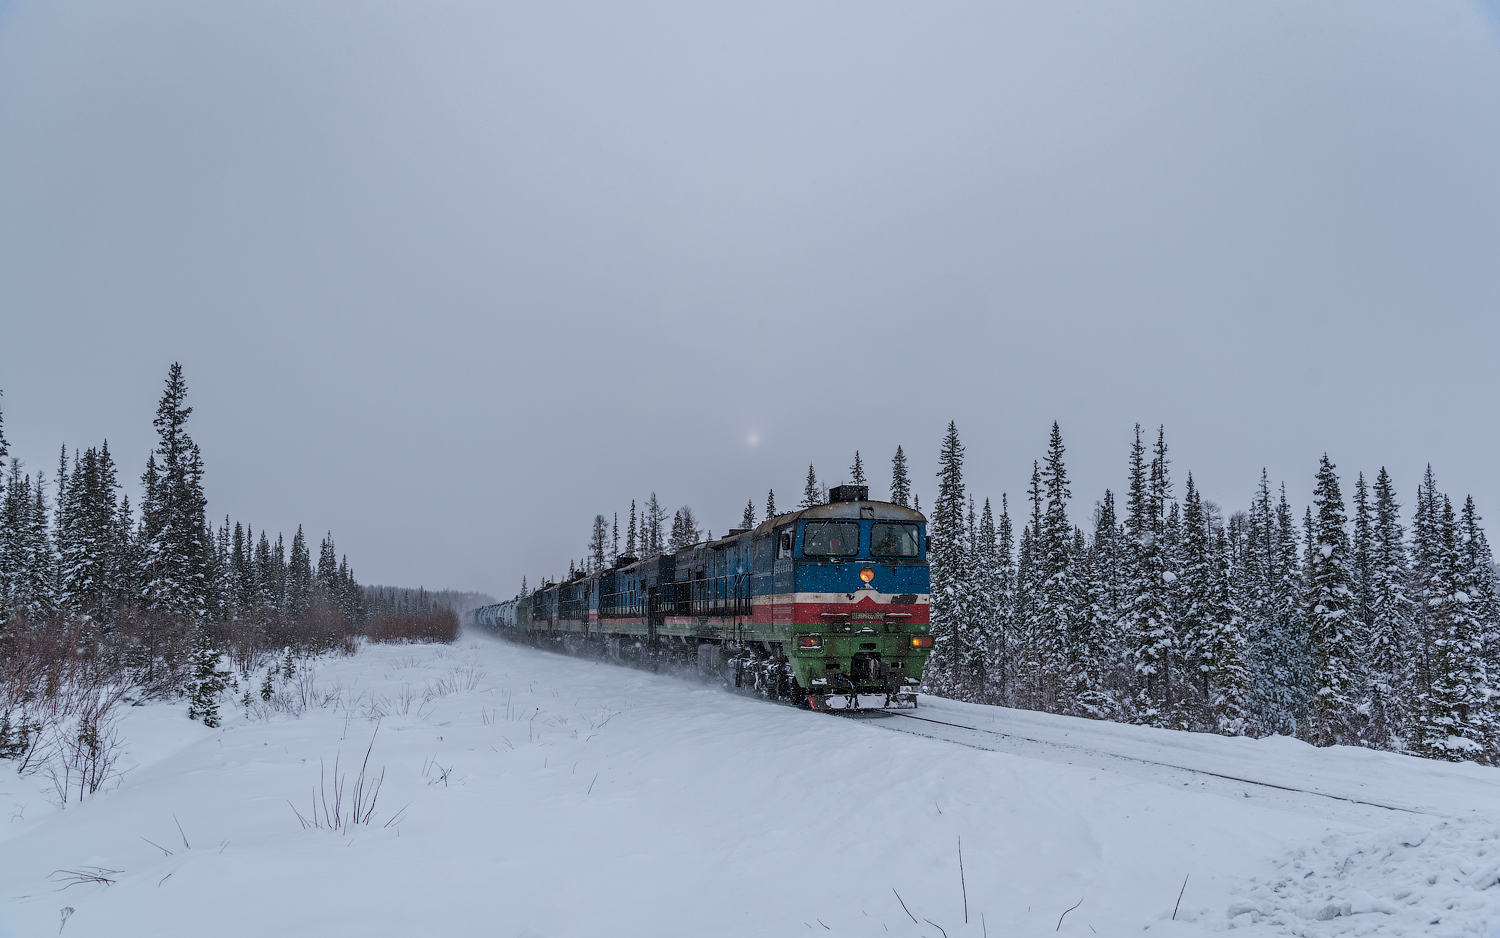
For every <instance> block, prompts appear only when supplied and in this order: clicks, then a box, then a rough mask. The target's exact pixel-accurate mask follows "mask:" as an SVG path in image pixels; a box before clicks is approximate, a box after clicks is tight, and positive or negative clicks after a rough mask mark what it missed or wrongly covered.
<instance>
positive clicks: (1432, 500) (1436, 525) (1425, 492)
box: [1411, 465, 1442, 696]
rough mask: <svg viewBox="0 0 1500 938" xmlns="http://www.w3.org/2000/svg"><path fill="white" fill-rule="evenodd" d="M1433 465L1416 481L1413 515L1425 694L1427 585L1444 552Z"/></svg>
mask: <svg viewBox="0 0 1500 938" xmlns="http://www.w3.org/2000/svg"><path fill="white" fill-rule="evenodd" d="M1441 502H1442V496H1441V495H1440V494H1439V493H1438V491H1437V481H1436V480H1435V479H1434V478H1433V474H1432V466H1431V465H1429V466H1428V467H1427V470H1426V471H1425V472H1424V473H1423V474H1422V481H1421V482H1420V483H1418V485H1417V504H1416V508H1415V510H1414V511H1413V512H1412V519H1411V593H1412V599H1413V600H1414V602H1415V607H1414V612H1415V615H1414V616H1413V617H1412V631H1413V634H1414V636H1415V639H1416V646H1417V647H1416V652H1417V654H1416V655H1415V660H1416V665H1417V684H1418V688H1417V693H1418V696H1421V695H1425V694H1426V693H1427V690H1428V688H1429V687H1430V686H1431V684H1432V670H1431V664H1432V631H1433V629H1432V609H1433V608H1434V603H1433V601H1432V600H1433V597H1431V596H1429V595H1428V589H1429V588H1430V587H1431V586H1432V585H1433V584H1434V583H1435V582H1436V580H1437V572H1436V571H1435V570H1434V566H1435V565H1436V563H1437V557H1438V555H1439V554H1440V553H1441V544H1440V540H1441V538H1440V528H1441V524H1440V516H1441V511H1440V509H1439V507H1438V506H1439V505H1440V504H1441Z"/></svg>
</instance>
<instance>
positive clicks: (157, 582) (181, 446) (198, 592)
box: [141, 362, 209, 616]
mask: <svg viewBox="0 0 1500 938" xmlns="http://www.w3.org/2000/svg"><path fill="white" fill-rule="evenodd" d="M186 401H187V383H186V382H185V381H183V378H182V366H181V365H179V364H177V363H176V362H174V363H173V364H172V367H171V370H170V371H169V372H168V375H167V387H166V390H165V391H164V392H163V394H162V398H161V403H160V404H159V405H158V406H157V409H156V420H155V421H154V424H155V426H156V431H157V438H158V442H157V446H156V449H155V450H154V451H153V453H152V461H151V463H149V464H148V467H147V472H146V475H145V477H144V478H143V480H142V481H143V482H144V483H145V485H146V500H145V502H144V503H143V505H142V519H141V521H142V529H143V532H144V534H145V538H144V540H145V545H146V587H145V592H146V596H145V599H146V603H147V605H149V606H151V607H152V608H155V609H161V610H164V611H167V612H173V613H178V614H181V615H187V616H200V615H202V614H203V612H204V609H205V605H206V603H205V599H206V593H207V588H208V582H207V561H208V551H209V545H208V544H207V543H206V539H205V536H204V531H205V530H206V529H207V523H206V518H205V509H206V507H207V502H206V500H205V498H204V495H203V457H202V455H201V454H200V453H199V451H198V446H197V444H195V443H194V442H193V440H192V438H191V437H189V436H188V433H187V420H188V417H189V416H190V415H191V414H192V412H193V409H192V408H191V407H188V406H187V403H186Z"/></svg>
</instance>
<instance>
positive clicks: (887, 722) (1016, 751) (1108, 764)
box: [847, 710, 1454, 819]
mask: <svg viewBox="0 0 1500 938" xmlns="http://www.w3.org/2000/svg"><path fill="white" fill-rule="evenodd" d="M847 716H848V717H849V718H852V719H858V720H860V721H861V722H866V723H869V724H870V725H872V726H874V727H876V728H879V729H884V730H889V731H891V732H897V733H905V734H908V735H912V736H922V737H925V738H927V739H933V740H937V741H939V742H946V743H950V744H953V745H957V746H965V747H968V748H970V749H979V750H983V751H986V752H1000V753H1007V754H1012V755H1021V756H1026V757H1030V758H1042V759H1045V760H1046V761H1065V762H1067V763H1068V764H1070V765H1080V766H1084V767H1092V768H1098V769H1103V770H1106V771H1122V770H1123V771H1124V773H1125V774H1129V775H1134V776H1137V777H1144V778H1149V779H1151V780H1154V781H1159V782H1168V781H1177V780H1179V778H1173V773H1186V774H1187V775H1188V776H1191V777H1192V778H1196V779H1198V780H1199V781H1200V783H1201V784H1200V785H1199V788H1200V790H1207V791H1210V792H1212V793H1217V794H1223V795H1234V794H1236V792H1235V791H1234V790H1233V789H1234V788H1235V787H1236V786H1244V785H1248V786H1253V787H1254V788H1256V789H1259V790H1261V791H1262V792H1268V793H1273V794H1276V795H1279V796H1280V797H1279V798H1273V801H1280V802H1282V804H1281V806H1283V807H1294V808H1303V809H1305V808H1307V807H1308V805H1307V804H1306V800H1305V799H1304V798H1301V797H1298V796H1310V797H1312V798H1317V799H1326V800H1327V801H1335V802H1342V803H1344V804H1347V805H1350V806H1355V807H1356V809H1369V808H1375V809H1379V810H1380V811H1389V812H1399V813H1402V814H1414V815H1422V816H1425V817H1437V818H1453V817H1454V815H1450V814H1445V813H1442V812H1439V811H1433V810H1429V809H1424V808H1418V807H1412V806H1409V805H1400V804H1388V803H1384V802H1381V801H1373V800H1368V799H1365V798H1357V797H1353V796H1350V795H1342V794H1338V793H1336V792H1330V791H1322V790H1319V789H1316V788H1300V787H1297V786H1294V785H1284V784H1279V783H1277V782H1270V781H1265V780H1263V779H1255V778H1246V777H1244V776H1240V775H1233V774H1229V773H1225V772H1216V771H1212V770H1210V769H1205V768H1195V767H1193V766H1188V765H1180V764H1176V763H1172V762H1164V761H1158V760H1154V759H1147V758H1142V757H1139V756H1128V755H1121V754H1119V753H1112V752H1106V751H1103V750H1101V749H1097V748H1094V747H1091V746H1082V745H1077V744H1073V743H1063V742H1057V741H1055V740H1049V739H1037V738H1035V737H1031V736H1025V735H1022V734H1019V733H1008V732H1004V731H1001V730H994V729H987V728H985V727H979V726H970V725H968V724H964V723H954V722H950V721H947V720H937V719H933V718H932V717H924V716H917V715H915V714H912V713H906V712H902V711H899V710H891V711H880V712H874V713H860V714H855V713H851V714H848V715H847ZM916 724H920V725H916ZM1064 754H1067V755H1070V756H1071V758H1063V759H1059V758H1058V756H1061V755H1064ZM1183 784H1184V786H1185V787H1191V780H1190V781H1187V782H1184V783H1183ZM1238 794H1240V795H1243V797H1246V798H1248V797H1251V795H1250V794H1249V792H1246V791H1243V790H1241V791H1239V792H1238ZM1288 802H1290V803H1288ZM1367 813H1368V812H1365V811H1360V815H1361V817H1360V819H1363V816H1364V815H1367Z"/></svg>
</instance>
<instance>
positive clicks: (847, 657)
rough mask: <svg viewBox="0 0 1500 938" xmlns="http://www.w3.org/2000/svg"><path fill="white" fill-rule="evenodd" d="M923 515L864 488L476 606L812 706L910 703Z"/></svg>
mask: <svg viewBox="0 0 1500 938" xmlns="http://www.w3.org/2000/svg"><path fill="white" fill-rule="evenodd" d="M926 522H927V519H926V518H924V517H923V516H922V514H921V513H920V512H917V511H914V510H912V509H910V508H907V507H904V506H902V505H896V504H892V503H890V502H877V501H871V500H870V498H869V488H868V487H867V486H863V485H840V486H837V487H835V488H833V489H832V490H830V492H829V501H828V503H827V504H823V505H816V506H813V507H811V508H804V509H802V510H800V511H794V512H790V513H788V514H782V515H777V516H776V517H774V518H771V519H768V520H766V521H764V522H762V523H761V524H760V525H759V526H757V527H755V528H754V529H751V530H734V531H731V532H730V533H729V535H728V536H727V537H723V538H719V539H718V540H713V541H708V542H706V543H700V544H696V545H694V546H692V547H690V548H687V549H685V550H680V551H677V552H676V553H672V554H662V555H660V556H656V557H650V558H646V559H638V558H635V557H620V558H619V559H618V560H617V561H616V563H615V564H614V565H613V566H612V567H610V568H609V569H606V570H600V571H597V572H594V573H590V574H582V573H580V574H575V575H574V576H573V577H572V578H571V579H569V580H567V581H566V582H562V583H557V584H552V585H547V586H544V587H543V588H541V589H537V590H535V591H534V592H532V593H530V594H529V595H525V596H518V597H516V598H515V599H512V600H510V601H508V602H503V603H499V604H497V605H493V606H485V607H483V608H481V609H479V610H477V611H476V612H475V614H474V617H475V622H476V624H477V625H479V626H481V627H485V628H488V629H492V630H495V631H497V632H499V633H501V634H503V635H506V636H508V637H511V638H515V639H518V640H522V641H527V642H531V643H533V644H538V645H552V646H562V647H563V648H564V649H566V650H568V651H571V652H574V653H590V652H591V653H594V654H599V655H602V656H605V657H608V658H613V659H615V660H641V661H644V662H647V663H652V664H655V663H662V662H669V661H675V662H677V663H679V664H683V665H687V666H691V667H696V669H697V670H698V671H699V672H700V673H702V674H704V675H705V676H708V677H720V678H722V679H723V680H724V681H725V682H726V683H727V684H729V685H731V686H734V687H742V688H749V689H752V690H754V691H755V692H758V693H760V694H761V695H763V696H766V697H769V698H772V699H785V700H789V701H792V702H793V703H795V704H797V705H798V706H802V707H808V708H812V709H829V710H834V709H881V708H895V707H915V706H916V703H917V686H918V684H919V683H920V682H921V678H922V666H923V665H924V664H925V663H926V661H927V657H928V655H929V654H930V653H931V650H932V637H931V635H930V634H929V633H928V625H929V620H928V615H927V611H928V571H927V523H926Z"/></svg>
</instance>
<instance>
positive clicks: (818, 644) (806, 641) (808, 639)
mask: <svg viewBox="0 0 1500 938" xmlns="http://www.w3.org/2000/svg"><path fill="white" fill-rule="evenodd" d="M797 647H798V648H822V647H823V639H822V637H821V636H818V635H800V636H798V637H797Z"/></svg>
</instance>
